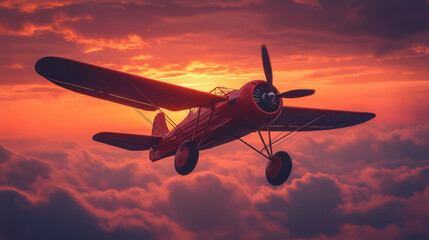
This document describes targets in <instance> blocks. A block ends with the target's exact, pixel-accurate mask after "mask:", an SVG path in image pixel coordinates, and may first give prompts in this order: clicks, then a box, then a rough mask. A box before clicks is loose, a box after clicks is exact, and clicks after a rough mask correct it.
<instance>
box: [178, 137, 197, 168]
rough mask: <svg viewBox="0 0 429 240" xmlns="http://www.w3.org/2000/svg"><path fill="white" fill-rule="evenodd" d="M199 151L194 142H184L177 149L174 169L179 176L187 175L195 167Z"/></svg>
mask: <svg viewBox="0 0 429 240" xmlns="http://www.w3.org/2000/svg"><path fill="white" fill-rule="evenodd" d="M198 156H199V149H198V146H197V144H196V143H195V142H193V141H186V142H184V143H183V144H182V145H180V147H179V149H177V152H176V157H175V158H174V167H175V168H176V172H177V173H178V174H180V175H188V174H189V173H191V172H192V170H194V168H195V166H197V162H198Z"/></svg>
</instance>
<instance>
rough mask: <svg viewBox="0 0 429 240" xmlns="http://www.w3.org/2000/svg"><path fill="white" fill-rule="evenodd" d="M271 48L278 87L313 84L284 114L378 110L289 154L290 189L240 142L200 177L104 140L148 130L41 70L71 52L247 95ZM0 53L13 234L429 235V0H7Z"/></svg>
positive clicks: (0, 8) (2, 134) (7, 206)
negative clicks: (298, 109)
mask: <svg viewBox="0 0 429 240" xmlns="http://www.w3.org/2000/svg"><path fill="white" fill-rule="evenodd" d="M261 44H266V45H267V47H268V50H269V53H270V58H271V63H272V68H273V72H274V73H273V75H274V84H275V86H276V87H277V88H278V89H279V90H280V91H282V92H283V91H287V90H291V89H296V88H310V89H316V93H315V95H313V96H310V97H306V98H300V99H293V100H289V99H288V100H285V101H284V104H286V105H292V106H304V107H318V108H330V109H341V110H353V111H365V112H373V113H376V114H377V117H376V118H375V119H373V120H371V121H369V122H367V123H364V124H362V125H358V126H355V127H350V128H345V129H338V130H333V131H322V132H308V133H300V134H297V135H296V136H294V137H293V138H291V139H290V140H288V141H286V142H284V143H283V144H281V145H280V146H278V147H277V148H276V149H275V150H276V151H280V150H283V151H287V152H288V153H289V154H290V155H291V157H292V159H293V164H294V165H293V170H292V174H291V177H290V178H289V179H288V180H287V181H286V183H285V184H284V185H282V186H280V187H272V186H271V185H269V184H268V183H267V181H266V179H265V166H266V160H265V159H263V158H261V156H260V155H258V154H256V153H255V152H254V151H252V150H251V149H249V148H247V147H246V146H245V145H243V144H242V143H240V142H232V143H229V144H226V145H224V146H220V147H217V148H214V149H211V150H207V151H202V152H200V157H199V162H198V165H197V167H196V169H195V170H194V172H193V173H191V174H190V175H188V176H179V175H177V174H176V172H175V170H174V163H173V160H174V158H173V157H169V158H166V159H163V160H161V161H158V162H155V163H152V162H150V161H149V157H148V153H147V152H130V151H126V150H121V149H117V148H114V147H111V146H107V145H103V144H101V143H98V142H94V141H92V139H91V138H92V136H93V135H94V134H95V133H97V132H102V131H114V132H126V133H136V134H150V132H151V126H150V125H149V124H148V123H147V122H146V121H145V120H144V119H143V118H141V117H140V116H139V114H137V113H136V112H135V111H134V109H132V108H130V107H126V106H121V105H118V104H115V103H110V102H107V101H103V100H100V99H95V98H91V97H88V96H84V95H79V94H77V93H74V92H70V91H67V90H65V89H62V88H60V87H58V86H56V85H54V84H52V83H51V82H49V81H47V80H46V79H44V78H43V77H41V76H39V75H38V74H37V73H36V72H35V70H34V64H35V62H36V61H37V60H38V59H39V58H42V57H44V56H58V57H64V58H70V59H74V60H78V61H82V62H87V63H91V64H95V65H99V66H103V67H107V68H111V69H115V70H120V71H124V72H128V73H132V74H136V75H140V76H144V77H148V78H152V79H157V80H160V81H164V82H168V83H172V84H177V85H181V86H184V87H189V88H193V89H197V90H201V91H207V92H208V91H210V90H211V89H213V88H214V87H216V86H223V87H228V88H235V89H238V88H240V87H241V86H242V85H244V84H245V83H247V82H249V81H251V80H255V79H265V77H264V72H263V69H262V62H261V56H260V55H261V53H260V47H261ZM0 45H1V48H0V52H1V58H0V126H1V127H0V239H1V240H3V239H8V240H9V239H429V230H428V228H427V226H428V224H429V204H428V202H429V0H390V1H373V0H350V1H347V0H272V1H262V0H221V1H196V0H195V1H194V0H177V1H174V0H160V1H149V0H147V1H137V0H122V1H117V2H115V1H108V0H99V1H83V0H76V1H73V0H64V1H54V0H52V1H50V0H48V1H19V0H16V1H0ZM145 113H146V114H147V115H148V116H149V117H150V118H152V119H153V117H154V116H155V112H145ZM167 113H168V114H169V115H170V116H171V117H172V118H173V119H174V120H175V121H176V122H179V121H180V120H181V119H182V118H183V117H184V116H185V115H186V112H185V111H183V112H168V111H167ZM245 139H246V140H248V141H249V142H251V143H252V144H255V145H257V146H262V145H261V143H260V142H259V140H258V138H257V136H256V135H249V136H247V137H246V138H245Z"/></svg>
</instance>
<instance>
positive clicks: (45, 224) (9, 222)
mask: <svg viewBox="0 0 429 240" xmlns="http://www.w3.org/2000/svg"><path fill="white" fill-rule="evenodd" d="M0 205H1V206H2V207H1V208H0V236H2V237H3V238H5V239H10V240H15V239H16V240H18V239H46V240H48V239H155V237H154V236H153V235H152V234H151V233H150V232H149V231H148V230H146V229H144V228H122V227H119V228H116V229H114V230H113V231H107V230H105V229H103V228H102V227H101V226H100V225H99V224H98V220H97V218H96V217H94V216H93V215H92V214H90V213H89V212H88V211H87V210H86V209H85V208H83V207H82V206H81V205H80V204H79V203H78V202H76V200H75V199H73V198H72V197H71V196H70V195H69V194H67V193H66V192H63V191H57V192H54V193H52V194H51V195H50V196H49V199H48V202H44V203H38V204H35V203H33V202H31V201H29V200H28V199H27V198H26V197H25V196H23V195H21V194H19V193H18V192H15V191H0Z"/></svg>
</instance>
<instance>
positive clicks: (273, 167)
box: [232, 126, 292, 186]
mask: <svg viewBox="0 0 429 240" xmlns="http://www.w3.org/2000/svg"><path fill="white" fill-rule="evenodd" d="M267 129H268V145H267V144H266V143H265V140H264V138H263V137H262V134H261V132H260V130H257V132H258V134H259V137H260V138H261V142H262V143H263V144H264V148H262V149H261V150H258V149H256V148H254V147H253V146H252V145H250V144H249V143H247V142H245V141H244V140H243V139H241V138H239V137H235V138H236V139H237V140H240V141H241V142H242V143H244V144H246V145H247V146H248V147H250V148H251V149H253V150H255V151H256V152H257V153H259V154H261V155H262V156H263V157H265V158H266V159H268V163H267V167H266V168H265V177H266V178H267V180H268V182H269V183H270V184H271V185H273V186H279V185H282V184H283V183H284V182H285V181H286V180H287V179H288V177H289V175H290V173H291V171H292V159H291V158H290V156H289V154H287V153H286V152H283V151H280V152H277V153H276V154H273V143H276V142H278V141H279V140H281V139H282V138H280V139H277V140H275V141H273V140H272V139H271V134H270V127H269V126H267ZM289 134H290V133H289ZM232 137H234V136H232ZM276 138H277V137H276ZM276 138H274V139H276ZM264 151H265V153H266V154H265V153H264Z"/></svg>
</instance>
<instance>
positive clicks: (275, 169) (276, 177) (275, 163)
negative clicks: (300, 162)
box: [265, 151, 292, 186]
mask: <svg viewBox="0 0 429 240" xmlns="http://www.w3.org/2000/svg"><path fill="white" fill-rule="evenodd" d="M291 171H292V159H291V158H290V156H289V154H287V153H286V152H283V151H280V152H277V153H276V154H274V156H273V157H272V158H271V159H270V160H269V161H268V163H267V168H266V169H265V176H266V178H267V180H268V182H269V183H270V184H271V185H274V186H279V185H282V184H283V183H284V182H285V181H286V179H288V177H289V175H290V173H291Z"/></svg>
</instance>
